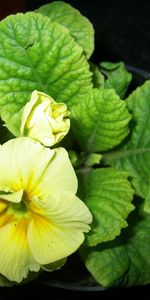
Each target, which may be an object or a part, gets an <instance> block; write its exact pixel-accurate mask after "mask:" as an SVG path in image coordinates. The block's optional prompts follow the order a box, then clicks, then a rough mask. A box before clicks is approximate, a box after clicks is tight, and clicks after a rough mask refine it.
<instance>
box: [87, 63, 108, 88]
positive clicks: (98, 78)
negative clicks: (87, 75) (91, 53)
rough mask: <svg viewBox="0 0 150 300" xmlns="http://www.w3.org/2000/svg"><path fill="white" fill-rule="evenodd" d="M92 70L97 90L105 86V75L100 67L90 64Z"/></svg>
mask: <svg viewBox="0 0 150 300" xmlns="http://www.w3.org/2000/svg"><path fill="white" fill-rule="evenodd" d="M90 70H91V72H92V74H93V75H92V81H93V86H94V87H95V88H101V87H104V85H105V78H104V75H103V74H102V73H101V72H100V70H99V67H98V66H97V65H95V64H93V63H91V62H90Z"/></svg>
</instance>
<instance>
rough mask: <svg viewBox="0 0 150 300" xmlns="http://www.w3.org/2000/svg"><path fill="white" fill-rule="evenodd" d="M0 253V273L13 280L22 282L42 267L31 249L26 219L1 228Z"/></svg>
mask: <svg viewBox="0 0 150 300" xmlns="http://www.w3.org/2000/svg"><path fill="white" fill-rule="evenodd" d="M0 254H1V255H0V273H1V274H2V275H4V276H5V277H7V278H8V279H9V280H11V281H16V282H21V281H22V280H23V278H26V277H27V275H28V272H29V270H31V271H38V270H39V268H40V266H39V264H37V263H36V262H35V261H34V259H33V257H32V255H31V253H30V251H29V246H28V243H27V236H26V221H24V220H22V221H20V222H18V223H15V222H13V223H10V224H8V225H6V226H4V227H2V228H1V229H0Z"/></svg>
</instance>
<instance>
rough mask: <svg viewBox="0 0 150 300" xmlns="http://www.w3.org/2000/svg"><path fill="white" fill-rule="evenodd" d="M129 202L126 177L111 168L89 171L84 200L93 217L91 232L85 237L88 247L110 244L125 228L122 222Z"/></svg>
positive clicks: (128, 211) (131, 190)
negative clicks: (108, 242) (106, 242)
mask: <svg viewBox="0 0 150 300" xmlns="http://www.w3.org/2000/svg"><path fill="white" fill-rule="evenodd" d="M132 198H133V189H132V188H131V185H130V182H129V181H128V180H127V173H125V172H120V171H116V170H114V169H113V168H105V169H103V168H101V169H96V170H94V171H91V173H90V175H89V178H88V182H87V191H86V198H85V200H84V202H85V203H86V205H87V206H88V207H89V209H90V211H91V213H92V215H93V223H92V230H91V231H90V232H89V233H88V235H87V236H86V237H87V239H86V242H87V244H88V245H89V246H95V245H97V244H98V243H101V242H105V241H110V240H113V239H114V238H115V237H116V236H117V235H119V234H120V231H121V229H122V228H125V227H126V226H128V224H127V222H126V218H127V216H128V214H129V213H130V212H131V211H132V210H133V209H134V206H133V205H132V204H131V201H132Z"/></svg>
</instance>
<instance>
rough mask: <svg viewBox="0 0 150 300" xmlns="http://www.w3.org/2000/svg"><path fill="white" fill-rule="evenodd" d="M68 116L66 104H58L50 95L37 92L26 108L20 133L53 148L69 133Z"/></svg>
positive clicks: (33, 94) (34, 92)
mask: <svg viewBox="0 0 150 300" xmlns="http://www.w3.org/2000/svg"><path fill="white" fill-rule="evenodd" d="M68 116H69V112H68V110H67V105H66V104H65V103H57V102H55V101H54V99H53V98H51V97H50V96H49V95H47V94H44V93H42V92H39V91H36V90H35V91H33V93H32V94H31V99H30V101H29V102H28V103H27V104H26V105H25V107H24V110H23V114H22V118H21V127H20V133H21V135H22V136H23V135H24V136H29V137H31V138H33V139H35V140H37V141H40V142H41V143H42V144H44V145H45V146H49V147H51V146H52V145H54V144H56V143H57V142H60V141H61V140H62V139H63V137H64V136H65V135H66V134H67V133H68V131H69V129H70V120H69V118H68Z"/></svg>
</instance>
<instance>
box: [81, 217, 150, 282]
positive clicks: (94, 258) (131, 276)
mask: <svg viewBox="0 0 150 300" xmlns="http://www.w3.org/2000/svg"><path fill="white" fill-rule="evenodd" d="M149 232H150V215H149V214H138V213H137V211H135V212H134V213H133V214H131V216H130V220H129V227H128V228H127V229H125V230H124V232H123V233H122V235H121V236H120V237H118V238H116V240H114V241H112V242H107V243H103V244H100V245H98V246H97V247H95V248H91V247H84V248H82V249H81V256H82V259H83V260H84V262H85V264H86V267H87V268H88V270H89V271H90V272H91V273H92V275H93V277H94V278H95V279H96V280H97V281H98V282H99V283H100V284H102V285H103V286H112V285H115V286H116V285H117V286H132V285H141V284H148V283H150V255H149V253H150V238H149V236H150V235H149Z"/></svg>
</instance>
